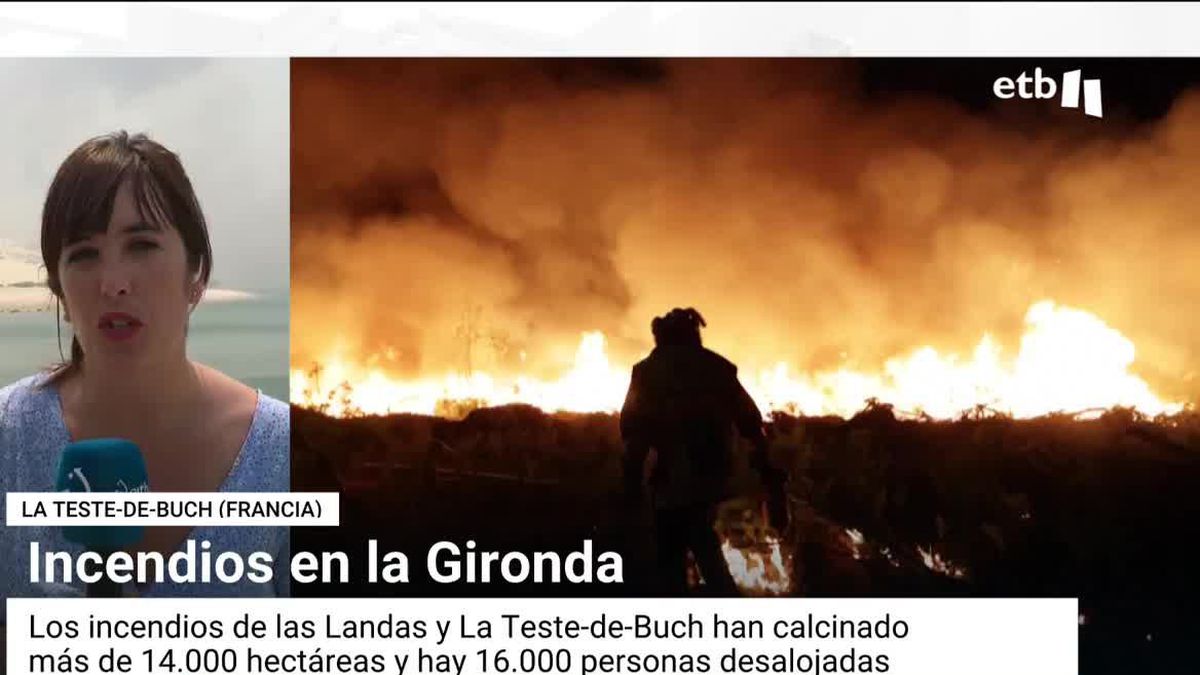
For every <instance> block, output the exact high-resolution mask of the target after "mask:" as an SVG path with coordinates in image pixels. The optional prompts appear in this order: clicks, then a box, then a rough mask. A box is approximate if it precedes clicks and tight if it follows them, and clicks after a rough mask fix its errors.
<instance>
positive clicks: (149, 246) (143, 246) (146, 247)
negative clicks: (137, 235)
mask: <svg viewBox="0 0 1200 675" xmlns="http://www.w3.org/2000/svg"><path fill="white" fill-rule="evenodd" d="M129 248H130V249H132V250H134V251H153V250H154V249H157V248H158V244H157V243H156V242H153V241H150V240H149V239H138V240H135V241H133V242H132V243H130V244H129Z"/></svg>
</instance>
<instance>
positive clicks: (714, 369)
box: [621, 308, 783, 596]
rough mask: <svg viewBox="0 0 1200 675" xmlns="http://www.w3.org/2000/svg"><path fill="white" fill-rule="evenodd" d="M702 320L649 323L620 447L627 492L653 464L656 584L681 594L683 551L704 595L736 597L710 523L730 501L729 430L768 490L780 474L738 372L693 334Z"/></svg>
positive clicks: (637, 493) (638, 486) (668, 318)
mask: <svg viewBox="0 0 1200 675" xmlns="http://www.w3.org/2000/svg"><path fill="white" fill-rule="evenodd" d="M706 325H707V324H706V323H705V321H704V318H703V317H701V316H700V313H699V312H697V311H696V310H695V309H692V308H688V309H680V308H676V309H673V310H671V311H670V312H668V313H667V314H666V315H664V316H660V317H657V318H655V319H654V321H653V322H652V323H651V331H652V332H653V333H654V345H655V346H654V350H653V351H652V352H651V353H650V355H649V356H647V357H646V358H645V359H643V360H642V361H640V362H638V363H637V365H635V366H634V367H633V374H632V379H631V381H630V383H629V391H628V393H627V394H626V397H625V404H624V406H623V407H622V408H621V438H622V441H623V442H624V444H625V458H624V477H625V494H626V497H627V499H628V500H629V503H630V504H640V503H641V501H642V483H643V481H642V478H643V472H644V464H645V461H646V458H647V456H648V454H649V452H650V450H651V449H653V450H654V451H655V455H656V461H655V464H654V469H653V471H652V472H651V475H650V479H649V485H650V489H651V492H652V505H653V511H654V539H655V547H656V549H657V551H656V553H657V560H658V562H657V566H658V574H659V577H660V579H659V583H660V584H661V588H662V590H664V591H666V592H669V593H671V594H685V593H687V591H688V587H687V565H686V560H687V553H688V551H689V550H690V551H691V553H692V556H693V557H694V558H695V560H696V564H697V567H699V569H700V574H701V575H702V576H703V577H704V582H705V591H706V592H707V593H711V594H714V595H722V596H725V595H736V594H737V587H736V586H735V584H734V581H733V578H732V577H731V576H730V574H729V569H728V567H727V566H726V564H725V560H724V556H723V555H722V552H721V542H720V540H719V539H718V536H717V533H716V531H715V530H714V529H713V526H714V521H715V517H716V509H717V505H718V504H719V503H720V502H722V501H724V500H725V499H727V498H728V497H729V496H730V494H729V479H730V474H731V473H732V469H733V464H732V462H733V450H734V448H735V447H736V443H737V438H736V435H735V434H740V435H741V436H742V437H744V438H746V439H747V440H749V441H750V443H751V444H752V446H753V454H752V455H751V458H750V459H751V466H752V467H754V468H755V469H756V470H757V471H758V472H759V473H760V474H761V476H762V477H763V480H764V483H766V484H767V485H768V487H771V488H775V489H777V490H776V491H777V492H778V490H781V489H782V481H783V478H782V474H781V473H780V472H779V471H777V470H776V469H774V468H773V467H772V466H771V465H770V462H769V461H768V459H767V440H766V437H765V435H764V434H763V425H762V414H761V413H760V412H759V409H758V406H756V405H755V403H754V400H753V399H751V398H750V395H749V394H748V393H746V390H745V389H744V388H743V387H742V385H741V383H740V382H739V381H738V377H737V366H735V365H734V364H733V363H731V362H729V361H728V360H727V359H725V358H724V357H722V356H720V355H719V354H717V353H716V352H713V351H711V350H709V349H706V348H705V347H704V346H703V345H702V344H701V340H700V328H701V327H703V326H706Z"/></svg>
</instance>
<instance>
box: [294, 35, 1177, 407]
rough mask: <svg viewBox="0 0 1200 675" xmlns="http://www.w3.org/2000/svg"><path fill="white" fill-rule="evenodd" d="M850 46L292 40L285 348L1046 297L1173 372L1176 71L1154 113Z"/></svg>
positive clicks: (879, 340) (942, 329) (867, 341)
mask: <svg viewBox="0 0 1200 675" xmlns="http://www.w3.org/2000/svg"><path fill="white" fill-rule="evenodd" d="M856 69H857V65H856V64H854V63H852V62H842V61H821V62H817V61H765V62H764V61H719V60H681V61H666V62H644V61H625V62H615V63H613V62H604V63H598V62H592V61H574V62H572V61H567V62H562V61H478V60H454V61H436V60H416V59H414V60H391V61H295V62H293V86H292V92H293V93H292V96H293V106H292V115H293V126H292V129H293V131H292V152H293V176H292V178H293V182H292V190H293V220H294V223H295V226H294V230H293V251H292V253H293V257H292V270H293V271H292V282H293V310H294V311H293V314H292V316H293V327H294V340H293V365H294V366H295V367H306V366H307V365H309V364H310V363H312V362H313V361H315V360H317V359H319V358H322V356H323V355H325V354H328V353H329V352H330V350H331V349H333V348H335V347H336V348H338V349H341V350H343V353H344V354H346V355H350V356H352V357H354V358H359V359H364V360H366V359H370V361H371V362H372V363H377V364H379V365H384V366H387V367H388V368H389V369H390V370H391V371H392V372H393V374H394V375H396V376H413V375H417V374H442V373H445V372H450V371H458V372H462V371H463V370H465V369H467V368H472V369H477V368H486V369H488V370H501V371H502V370H509V371H516V370H522V371H525V372H530V373H533V374H537V375H542V376H550V375H554V374H557V373H559V372H561V370H562V369H563V367H564V366H565V365H566V364H569V363H570V360H571V357H572V354H573V351H574V348H575V346H576V344H577V343H578V339H579V334H580V332H581V331H585V330H603V331H604V332H605V333H606V334H607V335H608V336H609V339H610V348H609V351H610V354H611V355H612V356H613V357H614V359H616V360H618V361H619V362H623V363H631V362H632V361H633V360H635V359H636V358H637V357H639V356H640V355H642V354H644V352H645V351H646V350H647V349H648V347H649V346H650V344H651V340H650V335H649V324H650V320H651V319H652V318H653V317H654V316H656V315H658V314H662V313H663V312H665V311H666V310H668V309H670V308H671V307H674V306H694V307H696V308H698V309H700V311H701V312H702V313H703V314H704V315H705V317H706V318H707V319H708V322H709V328H708V329H707V331H706V333H705V340H706V343H707V344H709V345H710V346H712V347H713V348H715V349H717V350H718V351H721V352H723V353H725V354H726V355H728V356H730V357H731V358H733V359H734V360H735V361H736V362H738V363H739V364H740V365H741V366H742V367H743V369H757V368H759V367H766V366H768V365H770V364H773V363H774V362H776V361H779V360H787V361H790V362H791V363H792V364H793V365H794V366H795V367H797V368H799V369H822V368H830V367H836V366H842V365H846V366H852V367H858V368H864V369H874V368H876V367H877V366H878V365H879V364H880V363H881V362H882V361H883V360H884V359H886V358H888V357H891V356H896V355H901V354H906V353H908V352H909V351H910V350H912V349H913V348H915V347H917V346H919V345H924V344H931V345H934V346H935V347H938V348H939V349H943V350H949V351H955V352H958V353H963V354H967V353H969V351H970V349H971V348H972V347H973V346H974V344H975V343H976V342H977V341H978V340H979V338H980V337H981V335H982V334H983V333H984V332H990V333H992V334H993V335H994V336H995V337H996V338H997V339H998V341H999V342H1000V344H1001V345H1002V346H1003V347H1004V348H1005V349H1006V351H1007V352H1008V353H1012V350H1013V349H1015V347H1016V341H1017V338H1018V337H1019V335H1020V332H1021V329H1022V320H1023V316H1024V313H1025V311H1026V310H1027V309H1028V307H1029V306H1030V304H1032V303H1033V302H1035V301H1037V300H1039V299H1043V298H1052V299H1054V300H1056V301H1058V302H1060V303H1064V304H1068V305H1073V306H1077V307H1080V308H1083V309H1086V310H1088V311H1091V312H1093V313H1095V314H1097V315H1098V316H1100V317H1101V318H1102V319H1104V320H1105V321H1107V322H1108V323H1109V324H1110V325H1112V326H1113V327H1115V328H1117V329H1118V330H1120V331H1121V332H1123V333H1124V334H1125V335H1126V336H1128V337H1129V338H1130V339H1132V340H1133V341H1134V343H1135V344H1136V345H1137V346H1138V349H1139V352H1138V363H1137V365H1136V367H1135V370H1136V372H1138V373H1139V374H1142V375H1143V376H1145V377H1146V378H1147V379H1148V380H1149V381H1150V382H1151V384H1152V385H1153V386H1155V387H1156V388H1157V389H1158V391H1159V392H1160V393H1162V394H1164V395H1167V396H1188V397H1193V398H1194V397H1195V396H1196V394H1197V393H1200V378H1197V377H1196V376H1195V373H1196V371H1197V362H1198V360H1200V338H1197V337H1196V336H1197V330H1196V329H1197V326H1196V324H1197V323H1198V319H1197V318H1196V317H1198V316H1200V311H1198V310H1200V301H1198V300H1197V298H1200V227H1197V226H1196V219H1197V216H1198V215H1200V190H1198V188H1200V182H1198V180H1197V179H1198V173H1200V172H1198V168H1200V92H1191V93H1190V94H1187V95H1184V96H1182V97H1180V98H1179V99H1178V100H1177V101H1176V102H1175V104H1174V105H1173V107H1172V109H1171V111H1170V112H1169V114H1168V115H1167V116H1166V117H1165V118H1163V119H1161V120H1159V121H1158V122H1156V123H1154V124H1153V125H1134V124H1130V123H1121V122H1120V121H1119V120H1116V119H1112V118H1111V117H1110V118H1109V119H1105V120H1104V121H1098V120H1092V119H1090V118H1086V117H1084V116H1083V115H1082V113H1080V112H1079V111H1077V110H1076V111H1069V110H1068V111H1059V110H1055V109H1054V108H1053V106H1050V109H1051V112H1050V113H1039V114H1038V116H1037V117H1036V118H1034V117H1031V118H1029V119H1024V120H1017V119H1015V118H1013V117H1011V116H1003V115H997V114H990V115H983V114H980V113H971V112H968V111H965V110H963V109H961V108H959V107H956V106H955V105H953V104H951V103H948V102H945V101H938V100H934V99H931V98H919V97H911V98H891V99H888V100H886V101H882V100H879V99H878V98H875V99H872V98H870V97H867V96H865V95H864V94H863V93H862V92H861V91H860V90H859V87H858V84H857V82H858V78H857V72H856ZM981 86H986V83H985V84H984V85H981ZM1017 103H1018V104H1025V108H1028V107H1029V106H1033V107H1038V106H1039V105H1041V106H1042V108H1041V109H1042V110H1045V108H1046V107H1047V106H1046V104H1039V103H1035V102H1020V101H1018V102H1017ZM1058 113H1061V114H1058Z"/></svg>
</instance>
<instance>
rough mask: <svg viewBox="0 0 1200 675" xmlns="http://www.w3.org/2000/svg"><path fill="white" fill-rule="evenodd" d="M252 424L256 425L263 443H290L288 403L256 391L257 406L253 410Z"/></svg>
mask: <svg viewBox="0 0 1200 675" xmlns="http://www.w3.org/2000/svg"><path fill="white" fill-rule="evenodd" d="M254 418H255V419H254V426H256V427H258V431H259V434H258V435H259V436H261V437H262V441H261V442H263V443H269V444H274V443H281V444H283V445H284V446H285V447H287V446H289V445H290V442H291V437H292V410H291V408H290V407H289V406H288V404H286V403H284V402H283V401H280V400H279V399H277V398H272V397H270V396H268V395H266V394H264V393H262V392H261V391H260V392H258V406H257V408H256V409H255V412H254Z"/></svg>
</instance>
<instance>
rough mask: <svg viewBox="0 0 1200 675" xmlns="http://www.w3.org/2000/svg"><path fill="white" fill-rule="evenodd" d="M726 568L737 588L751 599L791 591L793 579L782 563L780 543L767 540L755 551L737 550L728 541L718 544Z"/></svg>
mask: <svg viewBox="0 0 1200 675" xmlns="http://www.w3.org/2000/svg"><path fill="white" fill-rule="evenodd" d="M721 553H722V554H723V555H724V556H725V564H726V565H728V566H729V573H730V575H732V576H733V580H734V582H735V583H737V585H738V588H739V589H741V590H742V592H744V593H748V594H751V595H783V594H785V593H788V592H789V591H790V590H791V588H792V578H791V575H790V574H789V573H788V569H787V565H786V564H785V563H784V561H783V552H782V551H781V550H780V546H779V539H778V538H776V537H768V538H767V539H766V541H763V542H761V543H758V544H756V545H755V546H754V547H752V548H751V547H737V546H734V545H733V542H731V541H730V540H729V539H725V540H724V541H722V542H721Z"/></svg>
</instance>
